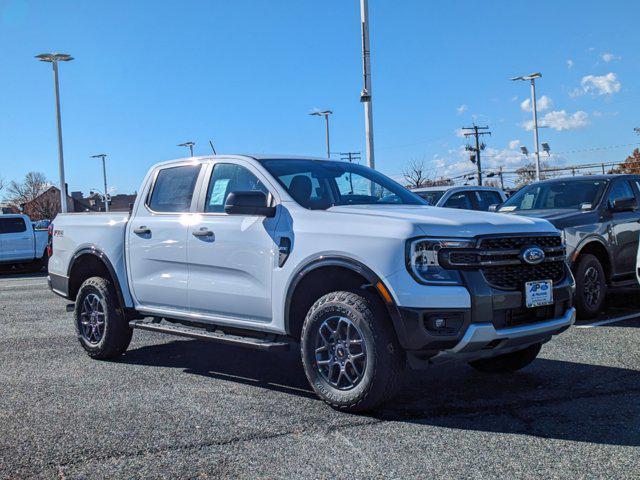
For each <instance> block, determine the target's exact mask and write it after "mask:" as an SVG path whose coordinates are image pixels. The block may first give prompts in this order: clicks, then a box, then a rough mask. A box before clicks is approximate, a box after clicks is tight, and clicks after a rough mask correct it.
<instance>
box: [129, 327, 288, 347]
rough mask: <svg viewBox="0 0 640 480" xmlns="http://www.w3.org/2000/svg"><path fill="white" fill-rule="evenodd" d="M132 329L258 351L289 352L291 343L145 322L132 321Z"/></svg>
mask: <svg viewBox="0 0 640 480" xmlns="http://www.w3.org/2000/svg"><path fill="white" fill-rule="evenodd" d="M129 326H130V327H131V328H139V329H140V330H149V331H151V332H158V333H166V334H168V335H177V336H179V337H189V338H198V339H200V340H210V341H213V342H219V343H226V344H228V345H238V346H241V347H248V348H254V349H257V350H269V351H273V350H289V345H290V342H288V341H286V340H278V339H277V338H278V337H277V336H276V335H274V334H271V335H268V336H266V337H263V338H258V337H245V336H241V335H231V334H228V333H224V332H222V331H219V330H218V331H211V330H206V329H204V328H197V327H187V326H185V325H168V324H163V323H159V322H149V321H145V320H131V321H130V322H129Z"/></svg>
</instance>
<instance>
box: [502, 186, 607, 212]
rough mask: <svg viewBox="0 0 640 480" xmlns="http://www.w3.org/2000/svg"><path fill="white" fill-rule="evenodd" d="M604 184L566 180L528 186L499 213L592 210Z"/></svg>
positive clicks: (506, 203)
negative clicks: (560, 209)
mask: <svg viewBox="0 0 640 480" xmlns="http://www.w3.org/2000/svg"><path fill="white" fill-rule="evenodd" d="M606 184H607V181H606V180H567V181H556V182H548V183H538V184H533V185H529V186H526V187H524V188H523V189H522V190H520V191H519V192H518V193H516V194H515V195H513V196H512V197H511V198H510V199H509V200H507V201H506V202H505V203H503V204H502V206H501V207H500V211H501V212H510V211H515V210H550V209H555V208H563V209H574V210H578V209H581V208H593V207H595V206H596V204H597V203H598V201H599V200H600V197H601V196H602V192H603V191H604V188H605V186H606Z"/></svg>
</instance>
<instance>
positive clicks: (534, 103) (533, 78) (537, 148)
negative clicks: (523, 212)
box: [511, 72, 542, 182]
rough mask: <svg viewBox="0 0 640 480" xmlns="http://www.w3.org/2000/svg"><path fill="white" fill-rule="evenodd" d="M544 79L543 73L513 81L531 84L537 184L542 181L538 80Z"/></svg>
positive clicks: (516, 78)
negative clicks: (523, 81)
mask: <svg viewBox="0 0 640 480" xmlns="http://www.w3.org/2000/svg"><path fill="white" fill-rule="evenodd" d="M540 77H542V74H541V73H539V72H538V73H532V74H531V75H524V76H520V77H513V78H512V79H511V80H514V81H515V80H528V81H530V82H531V110H532V111H533V143H534V147H535V152H534V153H535V155H536V182H539V181H540V145H539V143H538V104H537V99H536V78H540Z"/></svg>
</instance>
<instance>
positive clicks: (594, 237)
mask: <svg viewBox="0 0 640 480" xmlns="http://www.w3.org/2000/svg"><path fill="white" fill-rule="evenodd" d="M594 242H595V243H599V244H600V245H601V246H602V248H604V249H605V251H606V252H607V259H608V260H609V265H610V266H611V268H613V257H612V255H611V249H610V248H609V245H607V243H606V242H605V241H604V240H603V239H602V238H601V237H600V236H598V235H589V236H588V237H585V238H583V239H582V240H581V241H580V243H578V246H577V247H576V249H575V251H574V253H573V255H572V257H574V258H575V259H577V258H578V257H579V256H580V254H581V253H582V250H583V249H584V247H586V246H587V245H588V244H590V243H594ZM570 260H571V261H570V263H569V266H570V267H571V268H573V266H574V264H575V261H574V260H573V258H572V259H570Z"/></svg>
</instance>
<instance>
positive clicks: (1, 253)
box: [0, 214, 48, 270]
mask: <svg viewBox="0 0 640 480" xmlns="http://www.w3.org/2000/svg"><path fill="white" fill-rule="evenodd" d="M47 241H48V236H47V231H46V230H36V229H35V228H34V224H33V223H31V219H30V218H29V217H28V216H27V215H17V214H5V215H0V267H5V268H7V267H11V266H18V267H27V268H30V269H33V270H40V269H41V268H42V267H44V266H46V265H47V259H48V256H47Z"/></svg>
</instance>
